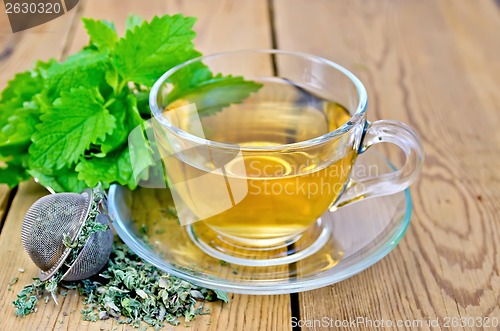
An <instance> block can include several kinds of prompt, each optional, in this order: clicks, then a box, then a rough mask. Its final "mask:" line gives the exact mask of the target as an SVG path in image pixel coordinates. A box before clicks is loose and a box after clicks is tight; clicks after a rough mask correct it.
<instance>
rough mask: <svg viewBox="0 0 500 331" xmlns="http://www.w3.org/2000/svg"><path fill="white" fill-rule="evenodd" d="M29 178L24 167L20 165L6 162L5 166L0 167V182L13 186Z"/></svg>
mask: <svg viewBox="0 0 500 331" xmlns="http://www.w3.org/2000/svg"><path fill="white" fill-rule="evenodd" d="M28 178H29V174H28V173H27V172H26V169H25V168H24V167H22V166H20V165H16V164H11V163H7V166H6V167H4V168H0V183H4V184H7V185H9V187H15V186H17V184H19V182H22V181H23V180H26V179H28Z"/></svg>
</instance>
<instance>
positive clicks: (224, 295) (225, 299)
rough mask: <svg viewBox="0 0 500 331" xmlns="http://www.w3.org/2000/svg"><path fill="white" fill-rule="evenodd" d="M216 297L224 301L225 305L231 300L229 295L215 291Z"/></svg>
mask: <svg viewBox="0 0 500 331" xmlns="http://www.w3.org/2000/svg"><path fill="white" fill-rule="evenodd" d="M214 292H215V295H217V299H219V300H222V301H224V302H225V303H228V302H229V298H228V296H227V293H226V292H224V291H220V290H214Z"/></svg>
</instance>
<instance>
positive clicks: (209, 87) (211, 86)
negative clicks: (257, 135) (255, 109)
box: [169, 74, 262, 116]
mask: <svg viewBox="0 0 500 331" xmlns="http://www.w3.org/2000/svg"><path fill="white" fill-rule="evenodd" d="M182 77H184V76H182ZM182 77H181V79H176V80H175V81H173V84H174V90H172V92H171V93H170V94H169V102H173V101H175V100H178V99H183V100H186V101H187V102H188V103H194V104H196V107H197V109H198V112H199V113H200V115H203V116H206V115H211V114H213V113H215V112H217V111H219V110H220V109H221V108H223V107H226V106H229V105H230V104H232V103H239V102H241V101H243V100H245V99H246V98H247V97H248V96H250V94H251V93H253V92H256V91H258V90H259V89H260V88H261V87H262V84H258V83H255V82H253V81H248V80H245V79H243V77H241V76H236V77H234V76H222V75H220V74H219V75H217V76H215V77H213V78H211V79H209V80H206V81H202V82H201V83H198V84H192V85H190V87H189V85H188V86H186V85H184V86H186V87H184V88H182V89H180V88H178V87H177V86H182V85H179V84H186V83H185V82H183V81H182Z"/></svg>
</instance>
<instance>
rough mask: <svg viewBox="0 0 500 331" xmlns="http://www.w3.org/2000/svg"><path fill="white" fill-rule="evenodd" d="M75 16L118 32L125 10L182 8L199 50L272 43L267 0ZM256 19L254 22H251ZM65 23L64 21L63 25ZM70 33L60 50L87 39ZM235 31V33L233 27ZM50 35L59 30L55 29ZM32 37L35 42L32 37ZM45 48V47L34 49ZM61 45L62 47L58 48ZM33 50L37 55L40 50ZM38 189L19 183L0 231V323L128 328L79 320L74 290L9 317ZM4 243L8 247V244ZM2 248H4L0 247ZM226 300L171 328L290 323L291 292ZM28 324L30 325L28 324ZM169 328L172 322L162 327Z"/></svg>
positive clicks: (90, 6) (100, 7) (116, 2)
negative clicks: (24, 231)
mask: <svg viewBox="0 0 500 331" xmlns="http://www.w3.org/2000/svg"><path fill="white" fill-rule="evenodd" d="M79 8H80V9H79V12H78V17H77V18H78V19H79V18H80V16H85V17H93V18H104V19H107V20H111V21H114V22H115V23H116V25H117V28H118V30H119V32H121V33H123V30H124V21H125V18H126V17H127V15H128V14H129V13H135V14H138V15H142V16H144V17H146V18H148V19H149V18H151V17H152V16H153V15H162V14H165V13H169V14H173V13H176V12H182V13H184V14H186V15H190V16H196V17H198V23H197V25H196V30H197V32H198V37H197V40H196V45H197V48H199V49H200V50H202V51H203V52H215V51H222V50H229V49H237V48H268V47H270V46H271V44H270V43H271V42H270V40H271V39H270V29H269V23H268V11H267V2H266V1H265V0H258V1H245V2H244V3H242V2H237V1H234V0H232V1H216V0H211V1H202V0H196V1H189V2H184V1H182V2H181V1H169V2H166V1H156V0H155V1H148V3H147V5H145V4H144V3H142V2H138V1H134V0H126V1H124V0H113V1H111V0H107V1H97V0H89V1H86V2H82V3H81V4H80V5H79ZM255 22H257V23H258V25H257V26H254V24H255ZM68 29H69V27H68ZM72 29H73V30H72V37H71V39H70V42H69V44H68V46H67V47H66V48H65V49H64V52H63V53H64V55H68V54H71V53H73V52H75V51H77V50H79V49H80V48H81V47H82V46H83V45H85V44H86V43H87V42H88V38H87V36H86V34H85V31H84V29H83V26H82V24H80V23H78V24H76V25H74V27H73V28H72ZM235 31H237V33H235ZM54 35H56V36H55V38H57V36H60V34H59V33H54ZM32 42H34V43H36V42H35V41H34V40H32ZM49 45H50V43H46V44H44V45H40V44H37V46H35V47H36V49H37V51H36V52H40V53H41V54H42V55H44V54H46V53H47V52H48V49H51V48H52V45H50V46H49ZM38 48H45V49H47V50H45V49H44V50H38ZM59 51H63V49H62V48H61V49H59ZM36 52H33V54H35V55H34V56H36V57H37V58H38V57H39V56H40V55H39V54H37V53H36ZM41 194H43V190H42V189H41V188H40V187H38V186H37V185H35V184H34V183H29V184H24V185H22V187H21V189H20V190H19V193H18V195H17V196H16V200H15V201H14V204H13V207H12V211H11V212H10V213H9V217H8V219H7V222H6V227H5V231H4V233H2V237H0V248H2V249H1V250H0V259H2V261H6V262H5V263H6V264H5V270H7V271H6V272H5V273H4V274H3V275H2V282H1V283H0V285H1V286H2V289H1V291H3V292H0V294H2V295H4V296H3V297H4V298H5V299H3V300H2V305H1V306H0V310H1V311H4V312H6V313H5V315H6V316H7V318H5V319H4V320H2V321H0V329H7V328H19V327H20V329H27V328H30V329H37V330H45V329H57V330H75V329H78V330H100V329H106V330H109V329H112V328H113V327H118V330H132V328H131V327H126V326H122V325H120V326H117V325H115V324H114V323H113V321H111V320H108V321H104V322H99V323H90V322H84V321H82V319H81V315H80V312H79V311H80V310H81V309H82V308H83V306H82V303H81V301H82V300H81V298H79V297H78V295H76V294H75V293H70V294H69V295H68V296H67V297H66V298H60V302H59V306H55V305H54V304H53V303H52V302H50V303H48V304H47V305H44V304H43V303H42V304H41V306H40V310H39V311H38V313H36V314H32V315H29V316H27V317H26V318H23V319H17V318H15V317H14V313H13V312H14V310H13V307H12V305H11V303H10V302H11V301H12V300H13V299H14V297H15V293H17V292H18V291H19V290H20V289H21V288H22V285H23V284H25V283H27V282H28V281H29V278H30V277H33V276H34V275H36V268H35V267H34V265H33V264H32V263H31V262H30V261H29V259H28V257H27V255H26V254H25V253H23V252H21V253H19V254H12V252H19V251H22V248H21V244H20V237H19V231H20V222H21V219H22V216H23V215H24V213H25V212H26V210H27V208H28V207H29V205H30V204H31V203H32V202H33V201H35V199H36V198H37V197H39V196H40V195H41ZM7 247H8V249H7ZM3 248H5V249H3ZM19 267H23V268H24V269H25V272H24V273H23V274H20V275H18V272H17V269H18V268H19ZM14 276H17V277H19V278H20V279H19V282H18V283H17V284H15V285H14V286H12V289H13V291H12V292H10V291H9V292H6V290H5V289H6V288H7V285H6V284H7V283H8V282H9V281H10V280H11V279H12V277H14ZM230 300H231V301H230V303H229V304H222V303H221V302H216V303H210V304H209V305H208V306H209V307H210V308H211V310H212V313H211V315H205V316H198V317H197V318H196V320H195V321H194V322H190V323H189V325H190V326H189V327H188V328H186V327H184V326H183V325H181V326H179V327H176V328H175V330H183V329H191V330H221V329H227V330H243V329H249V330H257V329H262V330H268V329H274V330H281V329H283V330H287V329H290V324H289V321H290V297H289V296H288V295H281V296H247V295H231V296H230ZM28 326H29V327H28ZM166 329H167V330H173V329H174V328H173V327H167V328H166Z"/></svg>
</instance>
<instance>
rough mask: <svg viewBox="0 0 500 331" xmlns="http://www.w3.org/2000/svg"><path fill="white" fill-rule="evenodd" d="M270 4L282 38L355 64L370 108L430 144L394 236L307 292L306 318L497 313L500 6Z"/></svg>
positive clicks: (298, 0)
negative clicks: (373, 254) (356, 267)
mask: <svg viewBox="0 0 500 331" xmlns="http://www.w3.org/2000/svg"><path fill="white" fill-rule="evenodd" d="M274 11H275V13H276V19H275V21H276V31H277V41H278V46H279V47H280V48H282V49H293V50H300V51H305V52H310V53H315V54H318V55H321V56H324V57H327V58H329V59H332V60H334V61H337V62H339V63H341V64H343V65H344V66H346V67H347V68H349V69H351V70H353V71H354V72H355V73H356V74H357V75H358V76H359V77H360V79H361V80H362V81H363V82H364V83H365V85H366V87H367V89H368V94H369V98H370V107H369V114H370V115H369V118H370V119H382V118H388V119H396V120H401V121H404V122H407V123H409V124H411V125H412V126H413V127H414V128H416V129H417V130H418V131H419V132H420V134H421V135H422V139H423V143H424V148H425V151H426V156H427V159H426V165H425V167H424V170H423V173H422V175H421V177H420V178H419V179H418V181H417V182H416V183H415V184H414V185H413V187H412V189H411V192H412V194H413V202H414V214H413V215H414V216H413V218H412V226H411V227H410V229H409V231H408V233H407V235H406V237H405V238H404V239H403V240H402V241H401V243H400V245H399V247H398V248H397V249H396V250H395V251H394V252H393V253H391V254H390V255H389V256H388V257H387V258H385V259H384V260H382V261H381V262H380V263H378V264H377V265H375V266H373V267H372V268H370V269H369V270H367V271H365V272H363V273H361V274H359V275H357V276H355V277H353V278H351V279H349V280H347V281H344V282H342V283H340V284H337V285H334V286H331V287H328V288H324V289H320V290H316V291H311V292H306V293H303V294H300V296H299V298H300V313H301V315H300V318H302V319H304V320H314V319H321V318H322V317H325V316H326V317H331V318H334V319H337V320H344V319H349V318H356V317H368V318H370V319H372V320H376V319H378V320H380V319H382V318H383V319H385V320H388V319H390V320H393V321H396V320H413V319H417V320H426V319H428V318H431V319H435V318H439V319H440V321H441V323H443V321H444V317H446V316H448V317H458V318H460V317H467V316H471V317H481V316H489V317H497V318H498V317H499V316H500V308H499V305H500V297H499V296H498V293H500V290H499V289H500V277H499V274H500V270H499V268H500V267H499V266H500V263H499V259H500V256H499V255H498V254H496V252H498V250H499V249H500V246H499V244H498V237H499V235H500V226H499V222H498V216H497V215H496V214H497V212H498V210H499V206H500V203H499V201H500V199H499V198H500V185H499V184H500V177H499V174H498V167H499V166H500V158H499V156H498V145H499V142H500V138H499V133H498V129H497V128H498V125H499V124H500V122H499V121H500V116H499V113H498V111H497V110H498V107H499V105H500V95H499V94H498V93H497V91H498V86H500V78H499V77H500V65H499V63H498V59H497V58H498V54H500V39H498V35H497V33H496V31H500V10H499V8H498V7H496V8H495V3H494V2H493V1H477V2H475V3H474V5H472V4H471V3H469V2H466V1H453V2H451V1H438V2H433V1H399V2H394V1H391V2H383V3H381V2H375V1H372V2H370V1H368V2H367V1H349V2H346V1H327V0H316V1H302V0H275V1H274ZM495 91H496V92H495ZM393 151H394V150H392V149H391V155H394V154H393V153H392V152H393ZM441 327H443V324H441ZM304 329H311V330H312V329H314V328H307V327H304ZM347 329H357V328H356V327H352V328H347ZM369 329H374V328H369Z"/></svg>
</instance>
